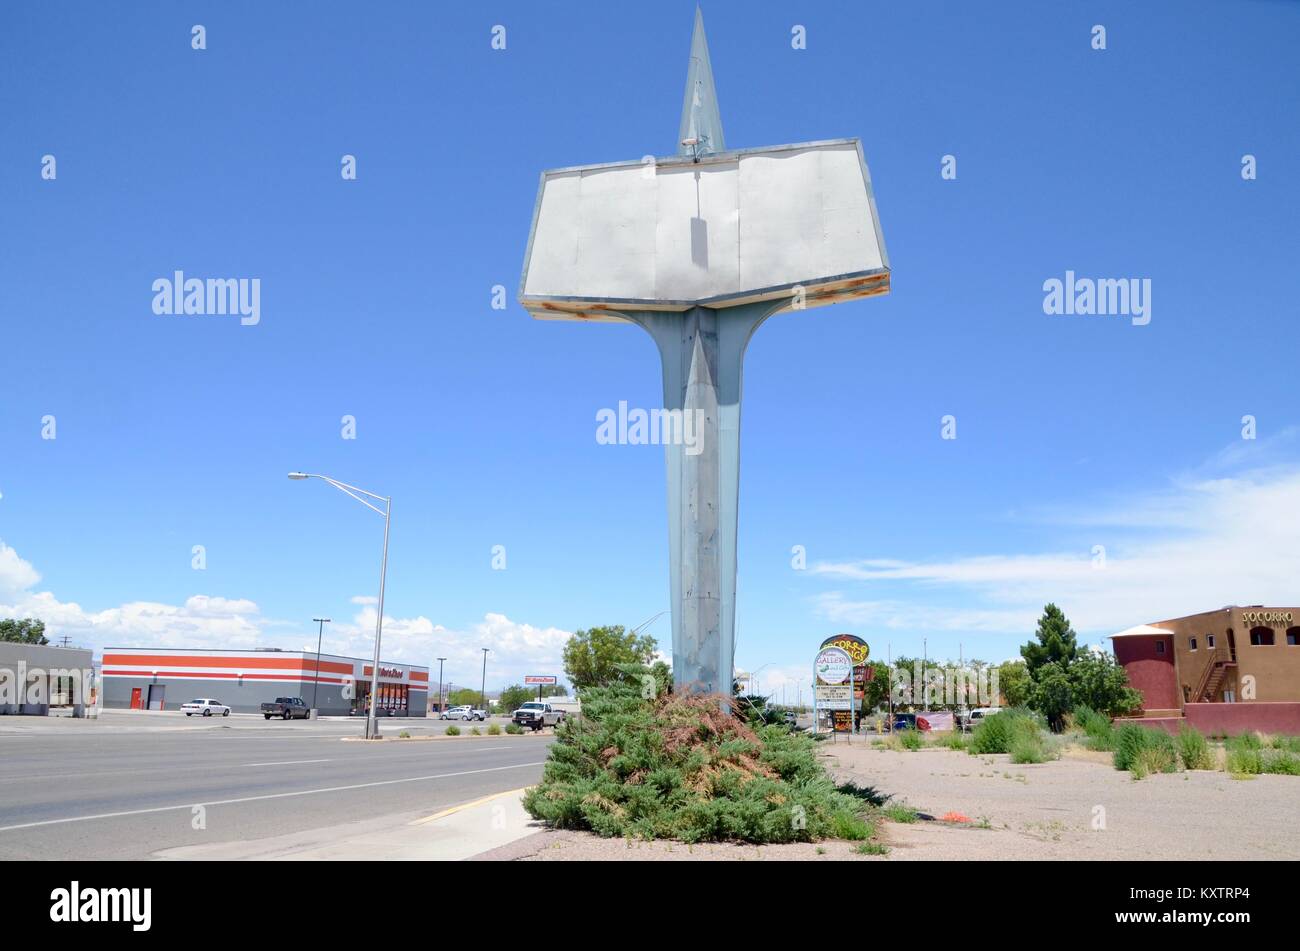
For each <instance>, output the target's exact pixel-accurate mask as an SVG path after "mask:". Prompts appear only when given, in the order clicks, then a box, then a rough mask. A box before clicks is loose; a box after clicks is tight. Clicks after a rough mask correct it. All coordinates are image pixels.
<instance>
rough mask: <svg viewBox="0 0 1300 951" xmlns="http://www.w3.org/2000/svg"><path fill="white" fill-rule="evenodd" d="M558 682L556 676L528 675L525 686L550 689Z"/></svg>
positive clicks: (525, 678)
mask: <svg viewBox="0 0 1300 951" xmlns="http://www.w3.org/2000/svg"><path fill="white" fill-rule="evenodd" d="M555 683H558V680H557V678H556V676H555V675H554V674H528V675H527V676H525V677H524V686H526V687H549V686H551V685H553V684H555Z"/></svg>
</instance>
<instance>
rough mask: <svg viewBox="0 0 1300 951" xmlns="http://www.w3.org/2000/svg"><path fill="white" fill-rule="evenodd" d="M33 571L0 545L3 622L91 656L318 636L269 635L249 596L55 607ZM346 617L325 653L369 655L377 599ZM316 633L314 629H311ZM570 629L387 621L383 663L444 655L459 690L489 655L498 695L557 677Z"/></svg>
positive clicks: (330, 634)
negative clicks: (535, 679)
mask: <svg viewBox="0 0 1300 951" xmlns="http://www.w3.org/2000/svg"><path fill="white" fill-rule="evenodd" d="M39 582H40V574H39V573H38V572H37V571H36V570H35V569H34V568H33V567H32V566H31V565H30V564H29V563H28V562H26V561H24V560H23V559H22V558H20V557H19V556H18V553H17V552H16V551H14V549H12V548H10V547H9V546H7V545H6V544H5V543H4V542H3V541H0V617H18V618H24V617H33V618H40V619H41V620H43V621H44V622H45V627H46V634H47V636H49V637H50V639H51V640H54V639H55V638H60V637H63V636H64V635H67V636H68V637H69V638H70V639H71V642H72V643H74V644H77V645H79V646H82V647H89V648H92V649H94V650H95V651H96V652H99V651H102V650H103V648H105V647H192V648H208V649H249V648H254V647H289V648H290V649H306V650H315V648H316V638H315V637H314V636H313V637H311V638H310V644H309V645H307V646H304V644H305V641H304V636H303V632H301V631H299V632H295V633H292V634H281V633H276V629H278V628H283V627H284V623H283V622H277V621H275V620H273V619H270V618H267V617H265V616H263V614H262V612H261V609H260V608H259V607H258V605H257V604H256V603H255V602H253V601H250V600H248V599H246V598H224V597H219V596H214V595H205V594H196V595H192V596H191V597H189V598H186V599H185V603H184V604H183V605H172V604H161V603H158V602H152V601H133V602H130V603H128V604H123V605H120V606H118V607H113V608H108V609H105V610H102V611H88V610H86V609H85V608H83V607H82V606H81V605H80V604H77V603H76V602H74V601H61V600H59V599H58V598H56V597H55V596H54V594H53V593H52V592H49V591H36V590H35V586H36V585H37V584H38V583H39ZM351 601H352V603H353V604H355V605H357V606H358V610H357V613H356V614H355V615H354V616H353V618H352V619H351V620H346V621H344V620H340V621H338V622H335V623H334V624H330V625H326V628H325V635H324V639H323V648H322V649H323V650H324V651H325V652H327V653H336V654H344V655H347V656H352V657H371V656H373V654H374V644H375V640H374V635H375V619H376V610H375V607H376V604H377V599H376V598H374V597H369V596H365V595H358V596H357V597H354V598H352V599H351ZM312 634H313V635H314V634H315V631H314V630H313V631H312ZM572 636H573V635H572V632H570V631H564V630H561V629H559V628H555V627H546V628H541V627H535V626H533V625H531V624H525V623H521V622H519V621H512V620H511V619H510V618H508V617H506V616H505V615H504V614H495V613H489V614H486V615H484V617H483V620H482V621H479V622H478V623H476V624H473V625H471V626H470V627H469V628H468V629H466V630H453V629H450V628H447V627H444V626H443V625H441V624H435V623H434V622H433V621H431V620H430V619H429V618H426V617H423V616H420V617H414V618H401V617H393V616H391V615H387V614H386V615H384V632H383V659H384V660H386V661H391V662H394V663H405V664H419V665H421V666H426V667H429V668H430V669H431V671H432V673H433V675H434V676H435V677H436V676H437V670H438V664H437V661H436V660H435V658H436V657H446V658H447V661H446V664H445V668H444V669H445V677H446V679H447V680H448V681H455V682H456V683H458V684H461V685H477V684H478V683H479V679H480V677H481V675H482V665H483V654H482V651H481V648H483V647H487V648H490V652H489V654H488V664H487V683H488V688H489V689H495V688H497V687H500V686H503V685H505V684H506V683H515V682H519V681H522V679H523V677H524V675H525V674H555V675H557V676H559V677H561V678H563V670H562V665H561V653H562V651H563V649H564V644H565V642H566V641H568V639H569V638H570V637H572Z"/></svg>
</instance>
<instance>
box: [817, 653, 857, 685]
mask: <svg viewBox="0 0 1300 951" xmlns="http://www.w3.org/2000/svg"><path fill="white" fill-rule="evenodd" d="M813 671H814V673H815V674H816V675H817V683H818V684H819V685H820V684H842V683H847V682H848V681H849V678H850V677H852V676H853V658H852V657H850V656H849V653H848V651H846V650H844V649H843V648H840V647H823V648H822V649H821V650H820V651H818V652H817V660H816V661H815V662H814V663H813Z"/></svg>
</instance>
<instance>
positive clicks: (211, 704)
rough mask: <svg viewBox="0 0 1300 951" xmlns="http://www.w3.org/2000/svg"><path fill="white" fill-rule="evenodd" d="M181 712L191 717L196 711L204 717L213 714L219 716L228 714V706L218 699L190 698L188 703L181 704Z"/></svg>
mask: <svg viewBox="0 0 1300 951" xmlns="http://www.w3.org/2000/svg"><path fill="white" fill-rule="evenodd" d="M181 712H183V713H184V714H185V715H186V716H187V717H192V716H194V714H196V713H197V714H199V716H204V717H210V716H213V715H216V716H219V717H228V716H230V708H229V707H228V706H226V705H225V704H224V703H222V702H221V701H220V700H191V701H190V702H189V703H182V704H181Z"/></svg>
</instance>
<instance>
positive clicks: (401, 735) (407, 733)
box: [397, 730, 411, 740]
mask: <svg viewBox="0 0 1300 951" xmlns="http://www.w3.org/2000/svg"><path fill="white" fill-rule="evenodd" d="M397 736H398V738H399V739H403V740H409V739H410V738H411V731H410V730H403V731H402V732H401V733H399V734H397Z"/></svg>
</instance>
